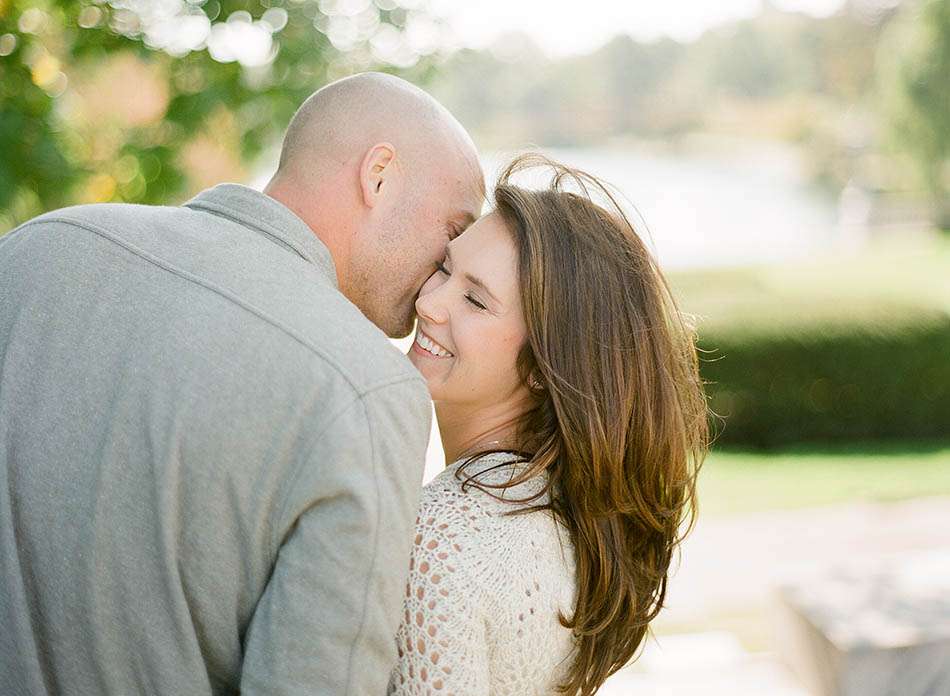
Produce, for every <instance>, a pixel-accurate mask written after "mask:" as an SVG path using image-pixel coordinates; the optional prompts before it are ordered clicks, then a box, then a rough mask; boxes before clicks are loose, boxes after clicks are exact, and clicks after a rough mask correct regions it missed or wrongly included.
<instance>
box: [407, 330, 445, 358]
mask: <svg viewBox="0 0 950 696" xmlns="http://www.w3.org/2000/svg"><path fill="white" fill-rule="evenodd" d="M416 343H418V344H419V346H420V347H421V348H422V349H423V350H424V351H426V352H427V353H432V355H434V356H436V357H438V358H451V357H452V354H451V353H450V352H449V351H447V350H446V349H445V348H443V347H442V346H440V345H439V344H438V343H436V342H435V341H433V340H432V339H430V338H429V337H428V336H426V335H425V334H423V333H422V332H419V333H417V334H416Z"/></svg>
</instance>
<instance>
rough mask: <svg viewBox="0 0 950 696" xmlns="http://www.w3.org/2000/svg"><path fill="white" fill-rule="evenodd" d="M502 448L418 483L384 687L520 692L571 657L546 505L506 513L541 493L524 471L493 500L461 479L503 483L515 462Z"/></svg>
mask: <svg viewBox="0 0 950 696" xmlns="http://www.w3.org/2000/svg"><path fill="white" fill-rule="evenodd" d="M515 459H516V458H515V457H514V456H513V455H510V454H491V455H486V456H484V457H482V458H481V459H479V460H477V461H475V462H473V463H472V464H470V465H469V466H468V467H466V468H465V469H464V470H463V471H462V473H461V479H462V480H461V481H460V480H458V479H457V478H456V471H457V470H458V468H459V466H460V465H461V463H462V462H461V461H459V462H456V463H455V464H453V465H451V466H449V467H448V468H446V469H445V471H443V472H442V473H440V474H439V475H438V476H437V477H436V478H435V479H433V480H432V481H431V482H430V483H429V484H428V485H427V486H425V488H424V490H423V493H422V499H421V503H420V509H419V517H418V518H417V520H416V536H415V540H414V545H413V551H412V560H411V562H410V569H409V580H408V582H407V584H406V596H405V602H404V613H403V617H402V625H401V626H400V628H399V631H398V634H397V637H396V642H397V647H398V654H399V661H398V663H397V665H396V667H395V669H394V670H393V672H392V675H391V677H390V682H389V690H388V694H389V695H390V696H395V695H400V696H401V695H412V696H418V695H421V694H433V695H436V694H438V695H440V696H489V694H490V695H491V696H508V695H509V694H510V695H511V696H515V695H517V696H529V695H532V694H537V695H539V696H540V695H542V694H545V695H546V694H554V693H556V691H555V689H556V687H557V685H558V683H559V681H560V680H561V679H562V678H563V676H564V675H565V674H566V669H567V667H569V665H570V661H571V658H572V657H573V654H572V650H573V638H572V635H571V631H570V630H569V629H567V628H564V627H563V626H562V625H561V624H560V622H559V621H558V614H559V612H560V613H561V614H563V615H564V616H565V617H567V618H570V617H571V615H572V613H573V607H574V589H575V584H574V554H573V547H572V545H571V542H570V539H569V537H568V533H567V531H566V530H565V529H564V528H563V527H562V526H561V525H559V524H558V523H556V522H555V520H554V518H553V516H552V515H551V513H550V512H549V511H547V510H544V511H537V512H530V513H527V514H520V515H505V513H506V512H508V511H510V510H515V509H519V508H524V507H526V506H527V505H533V504H538V503H542V504H543V503H546V502H548V496H547V495H546V494H545V495H543V496H542V497H541V498H539V499H538V500H536V501H533V502H531V503H513V502H510V501H511V500H517V499H519V498H525V497H528V496H530V495H533V494H534V493H536V492H538V491H539V490H541V489H542V488H543V486H544V483H545V479H544V478H543V477H541V476H538V477H535V478H533V479H530V480H528V481H526V482H524V483H522V484H520V485H518V486H516V487H513V488H509V489H507V490H504V491H502V490H497V489H489V490H491V491H492V493H493V494H495V495H500V496H503V497H504V498H505V499H506V500H496V499H494V498H492V496H491V495H489V494H488V493H486V492H484V491H481V490H479V489H477V488H475V487H473V486H471V485H468V486H466V487H465V490H464V491H463V490H462V482H463V481H464V480H465V479H466V478H467V477H468V476H470V475H472V474H475V473H478V474H479V475H478V477H477V480H478V481H479V482H482V483H494V484H497V483H506V482H508V481H510V480H511V478H512V477H513V476H514V475H515V474H516V473H518V472H519V471H522V470H523V468H522V467H523V466H524V465H523V464H518V463H516V461H515Z"/></svg>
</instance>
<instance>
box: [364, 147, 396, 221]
mask: <svg viewBox="0 0 950 696" xmlns="http://www.w3.org/2000/svg"><path fill="white" fill-rule="evenodd" d="M396 175H397V171H396V148H395V147H393V146H392V145H391V144H390V143H377V144H376V145H373V147H371V148H370V149H369V150H367V151H366V154H365V155H363V161H362V162H361V163H360V194H361V195H362V199H363V204H364V205H366V207H368V208H373V207H375V205H376V204H377V203H378V202H379V201H380V200H382V197H383V196H384V195H386V194H387V193H389V188H391V187H392V184H393V183H394V181H395V178H396Z"/></svg>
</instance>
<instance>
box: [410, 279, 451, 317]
mask: <svg viewBox="0 0 950 696" xmlns="http://www.w3.org/2000/svg"><path fill="white" fill-rule="evenodd" d="M441 287H443V286H442V285H436V284H434V283H433V282H432V279H431V278H430V279H429V282H427V283H426V284H425V285H423V286H422V290H420V291H419V297H417V298H416V314H418V315H419V316H420V317H422V318H423V319H425V320H426V321H428V322H431V323H433V324H441V323H444V322H445V321H446V319H447V317H448V313H447V312H446V310H445V304H444V303H443V302H442V298H441V294H442V293H440V292H439V288H441Z"/></svg>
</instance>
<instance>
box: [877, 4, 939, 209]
mask: <svg viewBox="0 0 950 696" xmlns="http://www.w3.org/2000/svg"><path fill="white" fill-rule="evenodd" d="M879 62H880V65H881V70H880V75H881V85H880V96H881V101H882V113H883V115H884V117H885V121H886V125H887V127H888V130H889V132H890V135H891V138H892V140H893V142H894V143H895V145H896V146H897V147H898V148H899V149H900V150H902V151H904V152H906V153H907V154H908V155H910V157H911V158H912V159H913V160H914V162H915V163H916V165H917V169H918V171H919V173H920V174H921V176H922V178H923V180H924V182H925V183H926V184H927V186H928V187H929V188H930V190H931V192H933V193H934V194H935V195H936V196H938V197H939V196H941V195H944V196H945V195H950V2H947V0H922V1H921V2H919V3H917V2H914V3H908V4H907V5H906V7H905V8H904V11H903V13H902V16H901V18H900V21H898V22H896V23H895V24H894V25H893V27H892V28H891V30H890V31H889V32H888V36H887V40H886V41H885V42H884V43H883V44H882V47H881V51H880V58H879Z"/></svg>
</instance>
